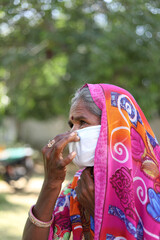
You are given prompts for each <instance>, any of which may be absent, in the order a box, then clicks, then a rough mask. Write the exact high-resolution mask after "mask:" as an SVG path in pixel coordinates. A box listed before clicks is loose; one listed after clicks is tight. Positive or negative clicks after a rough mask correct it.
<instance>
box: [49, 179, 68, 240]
mask: <svg viewBox="0 0 160 240" xmlns="http://www.w3.org/2000/svg"><path fill="white" fill-rule="evenodd" d="M70 194H71V184H69V185H67V186H66V187H65V188H64V190H63V191H62V193H61V194H60V196H59V197H58V199H57V202H56V205H55V209H54V222H53V224H52V226H51V228H50V234H49V238H48V240H52V239H54V240H58V239H65V240H68V239H69V238H70V233H71V220H70Z"/></svg>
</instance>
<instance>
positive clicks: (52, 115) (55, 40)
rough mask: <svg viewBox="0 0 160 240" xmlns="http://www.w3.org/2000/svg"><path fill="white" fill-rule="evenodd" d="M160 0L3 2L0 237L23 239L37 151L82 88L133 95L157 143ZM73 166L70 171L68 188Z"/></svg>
mask: <svg viewBox="0 0 160 240" xmlns="http://www.w3.org/2000/svg"><path fill="white" fill-rule="evenodd" d="M159 23H160V1H159V0H154V1H152V0H147V1H142V0H126V1H124V0H97V1H93V0H89V1H86V0H34V1H33V0H32V1H29V0H12V1H11V0H1V1H0V236H1V238H2V239H3V240H10V239H12V240H18V239H21V235H22V231H23V227H24V224H25V220H26V218H27V212H28V209H29V208H30V206H31V205H32V204H34V203H35V202H36V199H37V196H38V193H39V190H40V188H41V185H42V181H43V161H42V156H41V153H40V149H41V148H42V146H43V145H45V144H46V143H47V142H48V139H52V138H53V137H54V136H55V135H56V134H58V133H62V132H64V131H66V130H68V126H67V118H68V111H69V105H70V100H71V97H72V95H73V93H74V92H75V90H76V89H77V88H79V87H80V86H82V85H83V84H85V83H110V84H115V85H118V86H120V87H123V88H125V89H127V90H128V91H130V92H131V93H132V94H133V96H134V97H135V99H136V100H137V102H138V103H139V105H140V107H141V108H142V110H143V112H144V113H145V115H146V117H147V119H148V121H149V122H150V124H151V126H152V128H153V130H154V132H155V135H156V136H157V139H158V140H159V141H160V117H159V116H160V90H159V89H160V79H159V76H160V67H159V66H160V65H159V64H160V52H159V51H160V50H159V49H160V24H159ZM75 170H76V169H75V167H74V166H73V165H72V164H71V165H70V166H68V174H67V178H66V182H65V183H64V184H66V183H67V182H68V181H69V180H70V179H71V178H72V176H73V173H74V172H75Z"/></svg>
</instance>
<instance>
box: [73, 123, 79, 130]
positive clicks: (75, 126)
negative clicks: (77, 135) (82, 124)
mask: <svg viewBox="0 0 160 240" xmlns="http://www.w3.org/2000/svg"><path fill="white" fill-rule="evenodd" d="M78 129H79V125H78V124H74V125H73V127H72V129H71V132H74V131H76V130H78Z"/></svg>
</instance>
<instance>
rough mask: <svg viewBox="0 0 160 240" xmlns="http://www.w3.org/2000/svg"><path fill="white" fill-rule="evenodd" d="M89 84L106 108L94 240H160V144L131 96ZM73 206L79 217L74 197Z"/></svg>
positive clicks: (96, 167) (98, 153)
mask: <svg viewBox="0 0 160 240" xmlns="http://www.w3.org/2000/svg"><path fill="white" fill-rule="evenodd" d="M85 86H86V85H85ZM87 86H88V88H89V90H90V93H91V96H92V98H93V100H94V102H95V103H96V105H97V106H98V107H99V108H100V109H101V110H102V116H101V131H100V135H99V139H98V143H97V146H96V150H95V159H94V181H95V218H94V224H95V229H94V239H95V240H98V239H100V240H113V239H114V240H128V239H129V240H135V239H138V240H142V239H146V240H155V239H160V167H159V165H160V146H159V144H158V142H157V140H156V138H155V135H154V133H153V131H152V129H151V127H150V125H149V123H148V122H147V120H146V118H145V116H144V114H143V112H142V110H141V109H140V107H139V106H138V104H137V102H136V101H135V99H134V98H133V96H132V95H131V94H130V93H129V92H127V91H126V90H124V89H122V88H120V87H117V86H114V85H110V84H87ZM76 177H77V176H76ZM76 177H75V179H76ZM75 185H76V181H73V184H72V188H75ZM70 207H71V212H70V213H71V217H74V214H73V212H74V211H75V212H77V213H78V211H79V210H78V209H79V207H78V203H77V202H76V201H74V197H73V196H71V201H70ZM78 224H79V223H78V222H75V225H74V227H73V228H72V229H73V236H75V237H74V239H75V240H78V239H81V237H80V236H81V233H80V227H78V226H79V225H78ZM75 226H76V227H75ZM76 229H77V234H76ZM74 234H75V235H74ZM78 236H79V237H78Z"/></svg>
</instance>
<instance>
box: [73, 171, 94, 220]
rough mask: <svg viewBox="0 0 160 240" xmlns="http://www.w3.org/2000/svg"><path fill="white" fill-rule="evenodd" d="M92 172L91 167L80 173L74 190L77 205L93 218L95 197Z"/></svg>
mask: <svg viewBox="0 0 160 240" xmlns="http://www.w3.org/2000/svg"><path fill="white" fill-rule="evenodd" d="M92 171H93V168H92V167H87V168H86V169H85V170H84V171H83V172H82V174H81V177H80V179H79V180H78V182H77V187H76V189H75V190H76V193H77V199H78V201H79V203H80V204H81V205H82V206H83V207H84V208H85V210H87V211H88V212H89V214H91V215H92V217H94V205H95V196H94V179H93V175H92Z"/></svg>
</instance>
